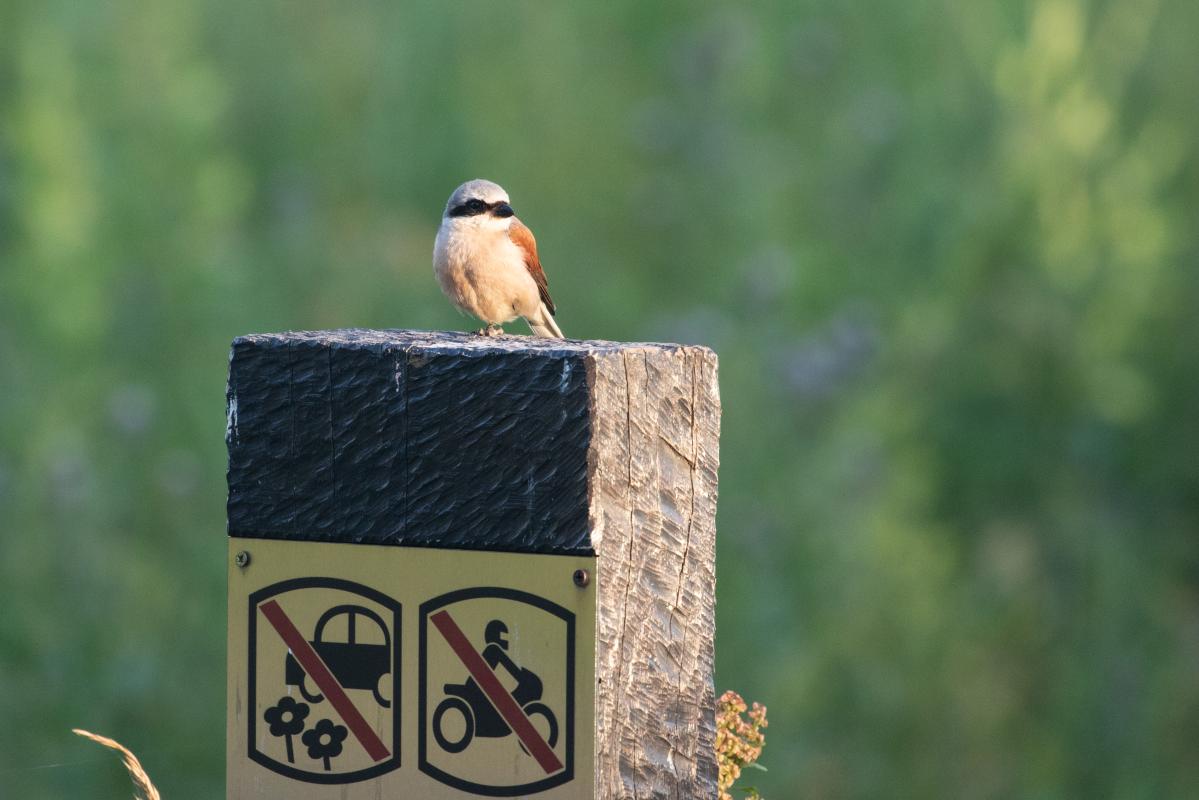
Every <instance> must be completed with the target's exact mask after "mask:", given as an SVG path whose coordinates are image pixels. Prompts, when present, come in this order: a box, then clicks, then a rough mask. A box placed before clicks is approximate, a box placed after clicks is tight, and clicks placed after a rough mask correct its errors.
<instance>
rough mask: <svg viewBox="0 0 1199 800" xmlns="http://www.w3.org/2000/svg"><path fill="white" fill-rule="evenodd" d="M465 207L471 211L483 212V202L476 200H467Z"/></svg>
mask: <svg viewBox="0 0 1199 800" xmlns="http://www.w3.org/2000/svg"><path fill="white" fill-rule="evenodd" d="M466 207H467V208H469V209H470V210H471V211H482V210H483V201H482V200H479V199H478V198H476V199H474V200H469V201H467V203H466Z"/></svg>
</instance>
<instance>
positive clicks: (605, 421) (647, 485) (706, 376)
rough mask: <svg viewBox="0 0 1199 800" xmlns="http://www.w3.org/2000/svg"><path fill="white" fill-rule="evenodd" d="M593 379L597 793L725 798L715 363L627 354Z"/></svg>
mask: <svg viewBox="0 0 1199 800" xmlns="http://www.w3.org/2000/svg"><path fill="white" fill-rule="evenodd" d="M588 370H589V373H588V374H589V376H590V377H591V385H592V440H591V453H590V460H589V468H590V487H591V491H590V501H591V536H592V542H593V545H594V547H595V549H596V552H597V554H598V556H599V598H598V621H597V632H596V635H597V639H598V641H597V643H596V675H597V680H598V681H599V686H598V687H597V692H596V705H597V708H596V726H597V731H596V743H597V744H596V748H597V752H596V773H597V774H596V797H598V798H605V799H606V798H622V799H623V798H700V797H715V796H716V761H715V754H714V749H713V748H714V743H715V719H714V716H713V709H714V706H715V696H714V688H713V684H712V670H713V636H714V633H715V571H714V563H715V544H716V526H715V521H716V471H717V466H718V463H719V435H720V430H719V428H720V399H719V392H718V388H717V381H716V357H715V355H714V354H713V353H712V352H711V351H709V350H706V349H704V348H697V347H687V348H672V349H660V348H635V347H629V348H625V349H622V350H620V351H619V352H613V353H597V354H595V355H593V356H592V358H591V359H590V360H589V363H588Z"/></svg>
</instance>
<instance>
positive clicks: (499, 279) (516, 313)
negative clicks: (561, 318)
mask: <svg viewBox="0 0 1199 800" xmlns="http://www.w3.org/2000/svg"><path fill="white" fill-rule="evenodd" d="M433 273H434V274H435V275H436V276H437V282H438V284H440V286H441V291H442V292H444V293H445V296H446V297H448V298H449V300H450V302H451V303H453V304H454V305H455V306H456V307H457V308H458V309H459V310H461V311H464V312H466V313H468V314H471V315H473V316H475V317H478V318H479V319H480V320H481V321H482V322H484V323H485V324H486V326H487V327H485V328H483V329H481V330H479V331H478V333H479V334H480V335H483V336H499V335H502V334H503V332H504V329H503V326H504V324H505V323H508V322H512V321H513V320H514V319H516V318H517V317H524V320H525V322H527V323H529V328H530V330H532V331H533V335H534V336H542V337H547V338H555V339H562V338H564V337H563V336H562V329H561V328H559V327H558V323H557V322H556V321H555V320H554V314H555V313H556V311H557V309H556V308H555V307H554V301H553V300H552V299H551V298H550V290H549V284H548V282H547V281H546V278H545V270H543V269H542V268H541V260H540V259H539V258H538V257H537V240H536V239H534V238H533V232H532V231H531V230H529V228H528V226H527V225H525V224H524V223H523V222H521V221H520V219H519V218H518V217H517V216H516V212H515V211H513V210H512V206H511V205H510V204H509V199H508V193H507V192H506V191H504V189H503V187H502V186H500V185H499V184H497V183H492V182H491V181H488V180H483V179H481V178H478V179H475V180H471V181H467V182H466V183H464V184H462V185H461V186H459V187H458V188H457V189H455V190H454V192H453V194H451V195H450V199H449V200H448V201H447V202H446V204H445V211H444V212H443V213H442V215H441V227H439V228H438V229H437V239H436V241H435V242H434V244H433Z"/></svg>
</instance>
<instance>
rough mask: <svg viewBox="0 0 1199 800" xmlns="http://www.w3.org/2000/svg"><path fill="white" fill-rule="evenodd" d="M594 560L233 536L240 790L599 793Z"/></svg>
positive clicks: (234, 789) (302, 794)
mask: <svg viewBox="0 0 1199 800" xmlns="http://www.w3.org/2000/svg"><path fill="white" fill-rule="evenodd" d="M239 553H240V554H245V555H243V556H242V557H241V558H238V556H237V554H239ZM239 564H242V565H241V566H239ZM594 568H595V560H594V559H593V558H588V557H575V556H544V555H528V554H516V553H484V552H475V551H463V550H437V549H431V548H404V547H382V546H375V545H351V544H328V543H317V542H290V541H289V542H283V541H273V540H263V539H236V538H233V539H230V572H229V711H228V720H229V730H228V770H227V772H228V792H227V796H228V797H229V798H291V797H296V798H310V797H322V798H324V797H329V798H333V797H336V798H339V800H340V799H341V798H347V799H348V800H353V798H367V797H370V798H377V797H379V796H390V797H420V798H431V800H437V799H438V798H460V797H534V796H535V797H538V798H547V800H556V799H558V798H563V799H564V798H571V799H572V800H573V799H575V798H591V797H593V785H592V781H593V775H594V769H593V764H594V753H593V749H594V642H595V589H594V582H593V581H587V582H585V585H584V586H581V587H580V586H578V585H576V582H575V581H574V580H573V576H574V573H575V571H576V570H587V571H588V573H589V574H591V575H594Z"/></svg>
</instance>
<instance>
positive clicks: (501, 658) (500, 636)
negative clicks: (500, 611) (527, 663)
mask: <svg viewBox="0 0 1199 800" xmlns="http://www.w3.org/2000/svg"><path fill="white" fill-rule="evenodd" d="M507 635H508V626H507V625H505V624H504V623H503V622H501V621H500V620H498V619H493V620H492V621H491V622H488V623H487V629H486V630H485V631H484V632H483V641H485V642H487V646H486V647H484V648H483V660H484V661H486V662H487V666H489V667H491V669H492V670H495V668H496V666H497V665H499V664H503V665H504V669H506V670H507V671H508V674H509V675H511V676H512V680H514V681H517V682H519V681H520V675H519V674H518V673H519V672H520V669H519V668H518V667H517V666H516V663H515V662H514V661H513V660H512V658H511V657H510V656H509V655H508V639H507Z"/></svg>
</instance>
